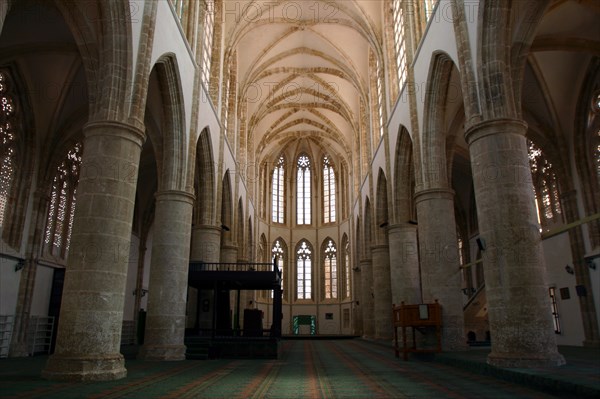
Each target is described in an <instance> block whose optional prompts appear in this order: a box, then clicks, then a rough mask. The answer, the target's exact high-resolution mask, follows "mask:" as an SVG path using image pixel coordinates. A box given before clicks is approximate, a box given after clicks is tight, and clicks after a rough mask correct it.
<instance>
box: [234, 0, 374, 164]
mask: <svg viewBox="0 0 600 399" xmlns="http://www.w3.org/2000/svg"><path fill="white" fill-rule="evenodd" d="M235 3H236V5H235V7H234V5H233V3H230V2H227V1H226V2H225V9H224V13H225V23H226V26H225V31H226V36H225V37H226V46H227V48H226V51H227V53H228V54H232V53H234V52H235V53H236V54H237V65H238V75H237V81H238V95H239V97H240V98H239V100H240V101H241V102H245V101H246V102H247V104H248V113H247V121H248V136H249V137H252V141H251V142H250V145H251V146H254V148H252V149H251V150H254V151H257V158H258V159H262V158H263V157H264V156H266V155H267V154H272V153H275V152H278V151H281V149H282V146H284V145H286V144H289V143H290V142H291V141H293V140H299V139H305V138H310V140H311V141H315V142H317V143H319V145H321V146H323V147H327V148H328V151H329V152H332V153H333V154H332V155H334V154H337V155H338V156H341V157H343V159H345V161H347V162H351V159H350V158H349V157H350V156H351V151H352V149H353V142H354V141H355V137H357V134H358V129H359V116H360V112H359V110H360V104H361V101H362V102H363V103H364V104H367V103H368V102H367V95H368V82H369V79H368V72H369V68H368V60H369V48H372V49H374V50H375V51H378V50H377V46H378V45H377V44H376V43H378V42H379V39H376V38H377V37H380V35H381V33H380V32H381V27H380V26H379V25H378V22H376V21H380V20H381V19H382V18H381V2H380V1H373V0H360V1H359V0H342V1H331V0H327V1H317V0H299V1H281V0H280V1H250V0H247V1H240V2H235Z"/></svg>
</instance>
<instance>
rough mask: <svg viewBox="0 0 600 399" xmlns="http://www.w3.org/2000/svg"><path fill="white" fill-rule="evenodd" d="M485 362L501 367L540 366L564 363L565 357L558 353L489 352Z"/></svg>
mask: <svg viewBox="0 0 600 399" xmlns="http://www.w3.org/2000/svg"><path fill="white" fill-rule="evenodd" d="M487 363H488V364H489V365H491V366H495V367H502V368H540V367H558V366H562V365H564V364H566V361H565V358H564V357H563V355H561V354H560V353H558V352H556V353H542V354H539V355H535V354H533V353H518V352H517V353H494V352H492V353H490V354H489V355H488V358H487Z"/></svg>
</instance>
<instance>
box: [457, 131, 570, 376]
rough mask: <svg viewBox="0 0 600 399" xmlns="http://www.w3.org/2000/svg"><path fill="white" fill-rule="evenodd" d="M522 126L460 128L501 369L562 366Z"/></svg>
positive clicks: (494, 360)
mask: <svg viewBox="0 0 600 399" xmlns="http://www.w3.org/2000/svg"><path fill="white" fill-rule="evenodd" d="M526 131H527V125H526V124H525V123H524V122H522V121H519V120H513V119H498V120H490V121H485V122H483V123H480V124H477V125H475V126H473V127H471V128H470V129H469V130H468V131H467V132H466V134H465V138H466V140H467V142H468V143H469V150H470V153H471V165H472V169H473V183H474V186H475V198H476V200H477V215H478V220H479V233H480V236H481V238H482V239H483V240H484V241H485V250H484V251H483V265H484V273H485V283H486V295H487V300H488V314H489V322H490V332H491V336H492V352H491V353H490V355H489V356H488V363H490V364H492V365H494V366H499V367H544V366H552V365H561V364H564V362H565V361H564V358H563V357H562V355H560V354H559V353H558V350H557V347H556V338H555V335H554V329H553V324H552V314H551V311H550V309H551V308H550V298H549V296H548V283H547V277H546V266H545V264H544V259H543V255H542V245H541V236H540V232H539V227H538V222H537V212H536V208H535V199H534V193H533V190H532V188H531V185H532V184H531V170H530V167H529V159H528V156H527V142H526V139H525V133H526Z"/></svg>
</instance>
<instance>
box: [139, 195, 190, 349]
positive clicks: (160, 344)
mask: <svg viewBox="0 0 600 399" xmlns="http://www.w3.org/2000/svg"><path fill="white" fill-rule="evenodd" d="M155 197H156V215H155V218H154V238H153V240H152V264H151V266H150V283H149V285H148V314H147V316H146V333H145V336H144V346H142V348H141V351H140V357H141V358H142V359H146V360H184V359H185V345H184V344H183V339H184V334H185V324H186V323H185V320H186V304H187V286H188V284H187V283H188V270H189V253H190V238H191V237H190V235H191V232H190V226H191V222H192V208H193V204H194V196H193V195H191V194H189V193H187V192H184V191H161V192H158V193H156V195H155Z"/></svg>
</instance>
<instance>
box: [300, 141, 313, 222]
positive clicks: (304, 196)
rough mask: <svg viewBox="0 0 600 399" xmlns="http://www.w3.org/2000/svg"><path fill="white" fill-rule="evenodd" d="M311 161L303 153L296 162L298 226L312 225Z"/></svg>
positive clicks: (306, 154)
mask: <svg viewBox="0 0 600 399" xmlns="http://www.w3.org/2000/svg"><path fill="white" fill-rule="evenodd" d="M311 169H312V166H311V159H310V156H309V155H308V153H306V152H302V153H300V155H298V158H297V161H296V185H297V186H296V224H299V225H310V224H312V178H311V176H312V173H311Z"/></svg>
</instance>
